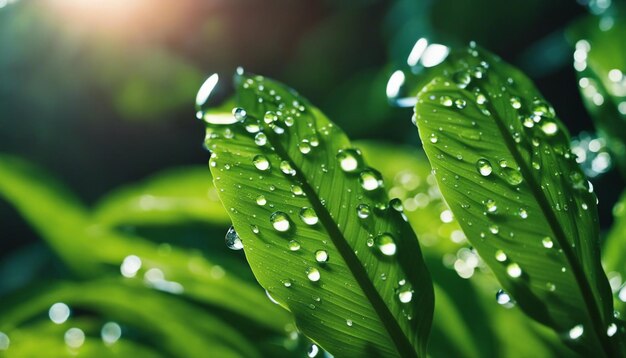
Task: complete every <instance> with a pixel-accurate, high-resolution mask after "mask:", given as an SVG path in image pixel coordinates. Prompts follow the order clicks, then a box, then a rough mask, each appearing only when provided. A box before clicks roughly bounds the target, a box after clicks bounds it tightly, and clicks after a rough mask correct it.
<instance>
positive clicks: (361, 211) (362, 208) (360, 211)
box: [356, 204, 371, 219]
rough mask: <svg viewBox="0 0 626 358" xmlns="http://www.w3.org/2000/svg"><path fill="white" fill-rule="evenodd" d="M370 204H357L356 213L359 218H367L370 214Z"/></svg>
mask: <svg viewBox="0 0 626 358" xmlns="http://www.w3.org/2000/svg"><path fill="white" fill-rule="evenodd" d="M370 212H371V209H370V206H369V205H367V204H359V205H358V206H357V207H356V214H357V216H358V217H359V218H361V219H367V218H368V217H369V216H370Z"/></svg>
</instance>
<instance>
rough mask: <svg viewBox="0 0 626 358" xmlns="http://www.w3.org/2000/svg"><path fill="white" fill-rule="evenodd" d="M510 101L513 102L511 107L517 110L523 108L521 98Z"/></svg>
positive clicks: (513, 98)
mask: <svg viewBox="0 0 626 358" xmlns="http://www.w3.org/2000/svg"><path fill="white" fill-rule="evenodd" d="M510 101H511V107H513V108H515V109H520V108H522V102H521V101H520V99H519V97H515V96H513V97H511V99H510Z"/></svg>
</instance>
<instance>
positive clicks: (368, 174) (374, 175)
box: [359, 169, 383, 191]
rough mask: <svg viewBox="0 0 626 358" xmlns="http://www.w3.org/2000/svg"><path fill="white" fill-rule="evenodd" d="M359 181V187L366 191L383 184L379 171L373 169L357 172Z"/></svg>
mask: <svg viewBox="0 0 626 358" xmlns="http://www.w3.org/2000/svg"><path fill="white" fill-rule="evenodd" d="M359 182H360V183H361V187H362V188H363V189H365V190H367V191H372V190H376V189H378V188H380V187H381V186H382V185H383V179H382V176H381V175H380V173H379V172H377V171H375V170H374V169H365V170H364V171H362V172H361V174H359Z"/></svg>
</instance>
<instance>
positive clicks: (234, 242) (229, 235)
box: [225, 226, 243, 250]
mask: <svg viewBox="0 0 626 358" xmlns="http://www.w3.org/2000/svg"><path fill="white" fill-rule="evenodd" d="M225 241H226V246H228V248H229V249H231V250H241V249H243V242H242V241H241V238H240V237H239V235H237V232H236V231H235V228H234V227H232V226H231V227H230V228H229V229H228V231H227V232H226V238H225Z"/></svg>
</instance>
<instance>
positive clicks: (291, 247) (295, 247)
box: [289, 240, 300, 251]
mask: <svg viewBox="0 0 626 358" xmlns="http://www.w3.org/2000/svg"><path fill="white" fill-rule="evenodd" d="M289 250H291V251H298V250H300V243H299V242H297V241H296V240H291V241H289Z"/></svg>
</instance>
